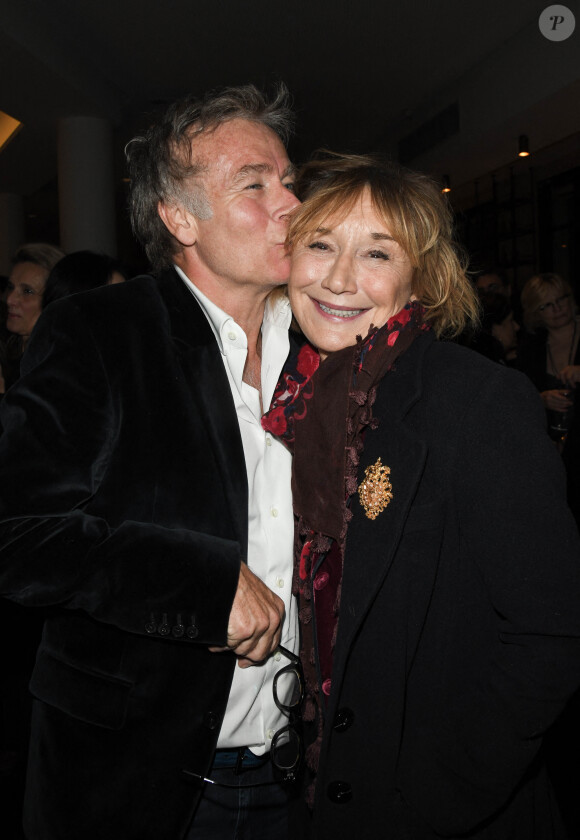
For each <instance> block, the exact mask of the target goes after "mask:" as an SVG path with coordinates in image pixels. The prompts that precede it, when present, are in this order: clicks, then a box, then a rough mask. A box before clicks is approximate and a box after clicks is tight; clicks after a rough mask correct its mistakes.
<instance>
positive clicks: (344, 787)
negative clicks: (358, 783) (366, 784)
mask: <svg viewBox="0 0 580 840" xmlns="http://www.w3.org/2000/svg"><path fill="white" fill-rule="evenodd" d="M326 793H327V794H328V798H329V799H330V801H331V802H335V803H336V804H337V805H345V804H346V803H347V802H350V800H351V799H352V788H351V786H350V785H349V783H348V782H341V781H339V780H337V781H336V782H331V783H330V784H329V785H328V788H327V790H326Z"/></svg>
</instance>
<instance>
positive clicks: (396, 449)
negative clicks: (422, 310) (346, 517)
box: [336, 334, 433, 668]
mask: <svg viewBox="0 0 580 840" xmlns="http://www.w3.org/2000/svg"><path fill="white" fill-rule="evenodd" d="M432 340H433V338H432V336H431V335H430V334H427V335H422V336H419V337H418V338H417V339H416V340H415V341H414V342H413V344H412V345H411V347H410V348H409V349H408V350H407V352H406V353H405V355H404V356H402V357H400V359H399V360H398V361H397V363H396V368H395V370H393V371H391V372H389V373H387V374H386V376H385V377H384V378H383V380H382V382H381V384H380V386H379V389H378V393H377V399H376V402H375V406H374V415H375V416H376V417H377V418H378V420H379V426H378V428H377V429H376V430H375V431H371V430H367V431H366V433H365V439H364V450H363V452H362V455H361V459H360V464H359V471H358V479H359V483H360V481H361V480H362V477H363V476H364V473H365V469H366V468H367V467H368V466H370V465H372V464H375V463H376V462H377V459H378V458H379V457H380V458H381V462H382V463H383V465H385V466H388V467H390V470H391V472H390V481H391V484H392V493H393V498H392V500H391V501H390V503H389V504H388V506H387V507H386V509H385V510H384V511H383V512H382V513H380V514H379V515H378V516H377V518H376V519H375V520H369V519H368V518H367V516H366V514H365V511H364V509H363V508H362V506H361V504H360V501H359V498H358V493H357V494H354V496H353V497H352V505H351V509H352V512H353V518H352V521H351V523H350V525H349V529H348V535H347V541H346V557H345V563H344V571H343V581H342V597H341V606H340V621H339V637H340V639H341V642H340V644H337V651H342V657H341V658H345V657H346V656H347V654H348V650H349V648H350V645H351V643H352V640H353V639H354V637H355V635H356V632H357V629H358V627H359V626H360V623H361V622H362V621H363V619H364V616H365V614H366V613H367V611H368V610H369V608H370V606H371V604H372V602H373V600H374V598H375V596H376V593H377V590H378V589H379V587H380V586H381V585H382V584H383V582H384V580H385V578H386V577H387V575H388V573H389V570H390V568H391V565H392V562H393V559H394V556H395V552H396V550H397V547H398V545H399V542H400V539H401V535H402V533H403V528H404V525H405V521H406V518H407V515H408V513H409V509H410V507H411V503H412V501H413V498H414V496H415V493H416V490H417V486H418V483H419V480H420V478H421V474H422V472H423V468H424V465H425V460H426V457H427V445H426V443H425V441H424V440H422V439H421V438H419V437H417V435H416V434H415V433H414V432H413V431H412V430H410V429H409V428H408V426H407V425H406V424H405V416H406V415H407V413H408V412H409V410H410V408H411V407H412V406H413V405H415V403H416V402H417V400H418V399H419V398H420V396H421V390H422V384H421V367H422V364H421V363H422V357H423V354H424V353H425V351H426V349H427V348H428V346H429V345H430V344H431V341H432ZM336 665H337V668H340V667H341V665H342V663H341V662H338V661H337V663H336Z"/></svg>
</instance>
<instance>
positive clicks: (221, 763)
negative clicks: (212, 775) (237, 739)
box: [212, 747, 270, 775]
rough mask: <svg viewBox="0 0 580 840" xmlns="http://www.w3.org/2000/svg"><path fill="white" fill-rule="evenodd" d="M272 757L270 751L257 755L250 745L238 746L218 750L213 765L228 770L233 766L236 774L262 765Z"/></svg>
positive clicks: (216, 768)
mask: <svg viewBox="0 0 580 840" xmlns="http://www.w3.org/2000/svg"><path fill="white" fill-rule="evenodd" d="M269 758H270V753H269V752H267V753H264V755H256V754H255V753H253V752H252V751H251V750H250V748H249V747H238V749H235V750H216V751H215V755H214V759H213V764H212V767H213V768H214V769H215V770H227V769H228V768H231V769H232V770H234V772H235V773H236V775H238V774H239V773H242V772H243V771H244V770H254V769H255V768H256V767H261V766H262V765H263V764H265V763H266V762H267V761H268V759H269Z"/></svg>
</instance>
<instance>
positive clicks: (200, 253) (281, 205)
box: [182, 119, 299, 302]
mask: <svg viewBox="0 0 580 840" xmlns="http://www.w3.org/2000/svg"><path fill="white" fill-rule="evenodd" d="M193 142H194V144H195V146H194V155H195V159H196V160H200V161H201V162H202V163H204V164H205V166H206V170H205V171H204V172H203V174H202V175H201V176H199V177H200V180H201V182H202V184H203V188H204V191H205V195H206V197H207V202H208V204H209V207H210V209H211V217H210V218H207V219H196V220H195V227H196V231H197V236H196V242H195V245H194V246H193V247H191V248H189V247H188V248H184V249H183V252H182V255H183V260H184V264H183V267H184V269H185V271H186V273H188V270H189V274H190V275H191V279H192V280H194V282H196V284H198V285H199V287H200V288H201V290H202V291H205V292H208V291H209V295H208V296H209V297H212V292H213V298H212V299H214V300H216V297H215V294H216V291H217V290H221V292H223V293H224V294H227V290H228V288H229V289H230V290H231V287H232V285H233V284H236V285H237V286H247V287H259V288H260V289H264V288H271V287H274V286H278V285H281V284H282V283H285V282H286V280H287V279H288V274H289V270H290V260H289V257H288V256H287V254H286V249H285V247H284V241H285V239H286V229H287V224H288V218H287V216H288V213H289V212H290V211H291V210H292V209H293V208H294V207H295V206H296V205H297V204H298V203H299V202H298V199H297V198H296V196H295V195H294V187H293V181H294V179H293V170H292V166H291V164H290V161H289V160H288V156H287V154H286V151H285V149H284V146H283V145H282V143H281V142H280V140H279V139H278V137H277V135H276V134H275V133H274V132H273V131H272V130H271V129H269V128H267V127H266V126H265V125H262V124H261V123H254V122H250V121H248V120H242V119H236V120H231V121H230V122H226V123H223V124H222V125H220V126H219V127H218V128H217V129H216V130H215V131H213V132H209V133H207V134H202V135H200V136H199V137H197V138H194V141H193ZM216 283H217V286H216ZM220 297H221V293H220V292H218V298H220ZM216 302H218V300H216Z"/></svg>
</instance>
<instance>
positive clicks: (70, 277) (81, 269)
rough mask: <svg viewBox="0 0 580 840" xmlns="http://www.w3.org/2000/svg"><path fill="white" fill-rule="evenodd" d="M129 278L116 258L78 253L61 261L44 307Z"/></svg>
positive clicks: (47, 287)
mask: <svg viewBox="0 0 580 840" xmlns="http://www.w3.org/2000/svg"><path fill="white" fill-rule="evenodd" d="M128 279H129V275H128V274H127V272H126V271H125V269H124V268H123V266H122V264H121V262H120V261H119V260H116V259H115V258H114V257H110V256H109V255H108V254H98V253H96V252H95V251H75V252H73V253H72V254H67V255H66V257H63V258H62V259H61V260H59V261H58V262H57V263H56V265H55V266H54V267H53V269H52V271H51V272H50V274H49V275H48V277H47V280H46V285H45V289H44V295H43V299H42V308H43V309H44V307H45V306H48V305H49V304H50V303H52V302H53V301H55V300H59V299H60V298H63V297H68V296H69V295H74V294H76V293H77V292H88V291H90V289H97V288H98V287H99V286H107V285H113V284H115V283H124V282H125V281H126V280H128Z"/></svg>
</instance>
